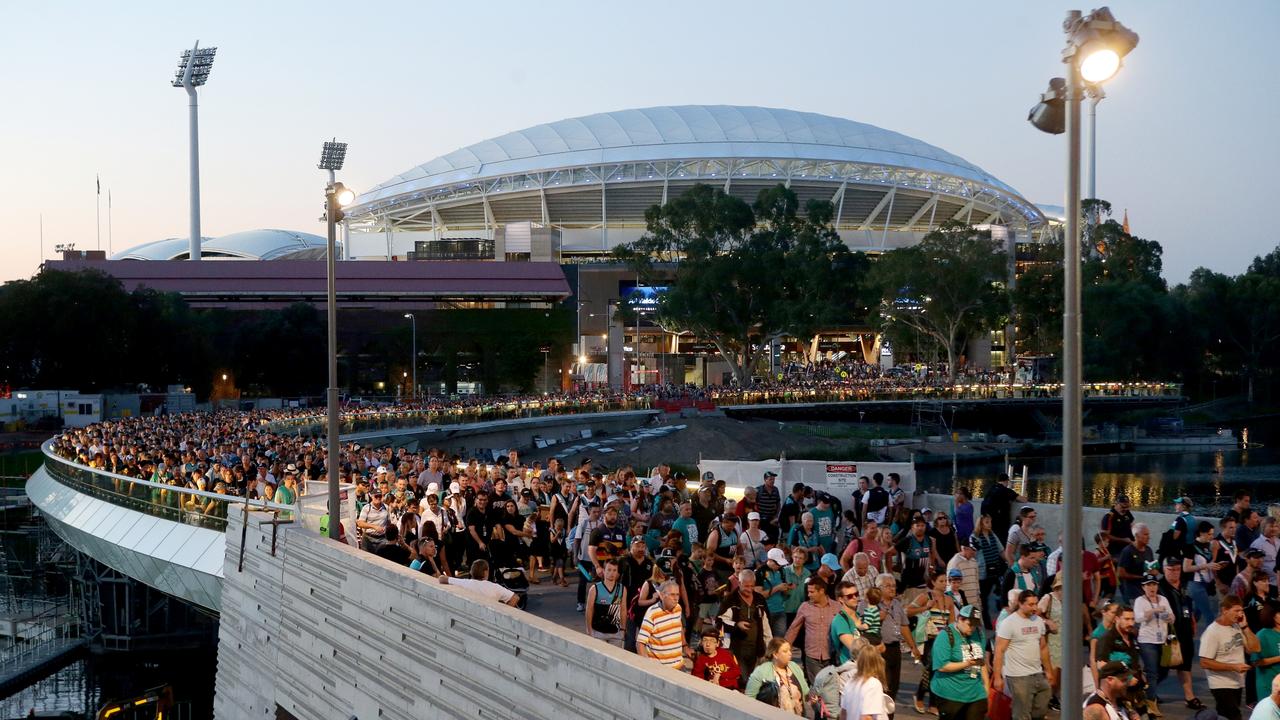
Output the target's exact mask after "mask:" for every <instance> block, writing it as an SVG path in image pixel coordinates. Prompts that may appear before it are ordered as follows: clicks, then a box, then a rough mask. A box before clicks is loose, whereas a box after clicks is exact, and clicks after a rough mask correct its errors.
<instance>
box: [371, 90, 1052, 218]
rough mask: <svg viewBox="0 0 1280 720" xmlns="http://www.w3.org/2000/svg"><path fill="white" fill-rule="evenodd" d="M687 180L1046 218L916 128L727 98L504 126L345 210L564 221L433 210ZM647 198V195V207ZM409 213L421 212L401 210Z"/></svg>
mask: <svg viewBox="0 0 1280 720" xmlns="http://www.w3.org/2000/svg"><path fill="white" fill-rule="evenodd" d="M694 181H701V182H713V183H714V182H725V183H726V187H728V185H729V183H730V182H732V183H739V182H747V183H748V184H749V183H751V182H756V183H757V185H759V184H760V183H761V182H763V181H768V182H770V183H776V182H787V183H789V184H792V185H793V186H794V185H795V184H797V183H799V184H801V185H805V184H808V185H814V184H821V183H825V184H827V185H830V186H832V187H831V189H829V190H827V191H825V197H826V198H827V199H832V200H833V201H838V200H839V199H840V194H836V193H834V192H833V191H834V186H844V185H860V186H861V185H878V186H880V188H881V192H882V194H883V192H884V190H885V188H886V186H887V187H894V188H901V189H905V190H914V191H919V192H918V193H916V194H917V195H918V196H919V197H920V198H921V199H920V202H919V204H917V205H915V206H914V209H913V210H911V211H904V210H902V209H901V208H899V213H898V214H899V215H900V217H897V218H895V219H894V221H893V224H894V225H895V226H896V225H901V224H902V221H904V220H907V219H913V220H914V221H917V222H918V221H920V218H919V217H915V210H918V209H919V207H921V206H923V205H924V204H925V203H926V202H928V200H929V198H930V195H931V194H939V195H942V196H946V197H948V198H957V199H959V202H958V203H957V204H956V207H957V208H963V207H964V206H965V205H966V204H967V202H968V201H974V202H975V203H976V204H977V205H978V206H979V211H978V215H977V217H976V218H975V219H974V221H975V222H977V221H983V220H986V221H988V222H992V221H994V222H1001V223H1005V224H1013V223H1016V224H1020V225H1027V226H1038V225H1040V224H1042V223H1043V222H1044V217H1043V216H1042V215H1041V214H1040V212H1039V210H1037V209H1036V207H1035V206H1034V205H1033V204H1031V203H1030V202H1028V201H1026V200H1025V199H1023V198H1022V197H1021V195H1019V193H1018V192H1017V191H1016V190H1014V189H1013V188H1012V187H1010V186H1009V185H1007V184H1005V183H1004V182H1002V181H1000V180H999V179H997V178H996V177H994V176H992V175H991V174H990V173H988V172H986V171H984V170H983V169H981V168H980V167H978V166H976V165H974V164H973V163H970V162H968V161H967V160H964V159H963V158H960V157H958V156H956V155H953V154H952V153H949V152H947V151H945V150H942V149H940V148H938V147H935V146H933V145H930V144H928V143H925V142H923V141H920V140H917V139H915V138H911V137H908V136H906V135H903V134H901V133H897V132H893V131H891V130H885V129H883V128H879V127H875V126H873V125H867V124H865V123H859V122H855V121H852V120H846V119H844V118H837V117H830V116H826V115H819V114H816V113H807V112H797V111H793V110H781V109H775V108H761V107H742V106H728V105H713V106H704V105H690V106H679V107H654V108H644V109H638V110H622V111H617V112H609V113H599V114H596V115H587V116H584V117H579V118H571V119H567V120H560V121H557V122H552V123H546V124H543V125H536V126H534V127H531V128H527V129H525V130H520V131H517V132H512V133H508V134H506V135H502V136H500V137H496V138H493V139H490V140H485V141H483V142H479V143H476V144H474V145H469V146H467V147H464V148H461V149H459V150H455V151H454V152H451V153H449V154H447V155H443V156H441V157H438V158H435V159H434V160H430V161H428V162H426V163H424V164H422V165H418V166H417V167H414V168H412V169H410V170H407V171H405V172H404V173H401V174H399V175H397V176H396V177H394V178H391V179H390V180H388V181H386V182H384V183H382V184H380V185H378V186H376V187H374V188H373V189H371V190H369V191H367V192H365V193H364V194H363V195H361V196H360V197H359V198H357V200H356V203H355V205H354V206H353V207H352V208H350V209H349V210H348V212H347V215H348V217H350V218H353V220H355V221H356V222H361V221H363V222H365V223H372V224H376V225H377V229H379V230H382V229H388V228H387V225H388V224H390V226H391V227H390V229H405V230H411V229H422V222H423V220H425V221H427V222H429V223H431V225H430V227H431V228H433V229H434V228H436V227H439V226H450V227H478V226H485V227H488V226H490V225H497V224H501V223H503V222H510V221H515V220H516V219H517V218H519V217H522V216H523V215H530V214H532V215H534V217H532V218H530V219H532V220H533V221H535V222H536V221H539V220H541V221H543V222H547V223H550V224H560V222H561V220H565V219H567V223H568V224H573V223H582V222H586V221H585V220H583V219H581V218H578V217H577V216H576V215H575V211H574V210H573V209H572V208H569V209H566V211H565V212H556V209H555V208H548V207H545V206H546V205H547V202H546V201H543V203H542V204H543V205H544V207H543V208H542V209H541V212H540V213H537V212H532V213H531V212H530V210H531V208H529V207H525V208H523V209H522V210H518V211H517V210H516V209H515V208H514V207H507V208H505V210H506V213H503V212H501V211H500V210H502V209H500V208H494V207H485V208H484V209H481V210H479V211H478V213H477V212H472V213H460V212H455V213H453V215H454V217H453V218H450V217H446V216H441V213H440V212H439V211H440V209H441V208H446V207H459V206H461V205H465V204H467V203H468V202H470V203H478V201H479V202H483V203H484V204H485V205H492V204H493V203H500V202H501V201H502V200H503V199H504V198H507V197H510V196H511V195H514V194H518V193H532V194H534V195H537V194H539V193H541V194H543V195H550V194H553V193H555V192H558V191H564V190H567V189H570V188H583V189H592V190H595V191H596V192H597V193H598V192H599V188H601V187H605V186H608V194H609V196H610V197H609V198H605V200H611V196H612V194H613V192H614V191H613V187H614V186H621V185H623V184H629V185H635V184H644V183H648V184H649V185H661V186H662V187H663V191H664V192H663V194H662V195H661V196H655V197H654V198H653V201H655V202H656V201H658V200H660V199H661V198H662V197H665V189H666V184H667V183H671V184H679V185H681V187H683V185H684V184H692V182H694ZM841 193H843V189H842V190H841ZM815 196H818V197H821V196H823V193H818V194H817V195H815ZM646 197H648V196H646ZM750 197H751V199H754V195H751V196H750ZM553 204H554V203H553ZM648 204H652V202H647V203H645V204H644V207H647V206H648ZM509 205H510V203H509ZM875 205H876V203H875V202H872V203H871V206H868V207H867V208H865V209H864V210H870V209H872V206H875ZM428 209H429V212H425V213H424V212H423V211H424V210H428ZM533 209H536V208H533ZM944 209H946V207H944ZM879 210H880V211H883V208H879ZM601 212H604V213H608V212H609V211H608V210H605V211H601ZM601 212H597V216H599V215H600V214H601ZM619 213H620V214H619V215H618V218H617V219H618V220H619V221H623V222H625V221H627V220H631V221H633V222H634V221H635V220H636V219H642V217H643V208H641V209H640V210H639V212H635V211H633V212H631V213H630V217H626V215H627V213H626V211H625V210H621V211H619ZM504 214H505V215H506V216H507V219H506V220H504V218H503V215H504ZM993 214H994V215H995V217H994V218H991V216H992V215H993ZM538 215H540V216H541V217H537V216H538ZM989 218H991V219H989ZM874 219H875V218H871V217H868V216H867V213H866V212H863V213H862V214H855V215H853V216H850V217H846V218H844V220H845V221H846V222H845V224H852V225H865V224H866V223H867V221H868V220H874ZM947 219H949V217H948V218H947ZM410 220H417V221H418V222H417V224H416V225H415V224H414V223H407V222H406V221H410ZM608 220H609V221H612V220H613V218H609V219H608ZM596 222H597V223H599V222H600V217H597V218H596ZM903 229H907V228H903Z"/></svg>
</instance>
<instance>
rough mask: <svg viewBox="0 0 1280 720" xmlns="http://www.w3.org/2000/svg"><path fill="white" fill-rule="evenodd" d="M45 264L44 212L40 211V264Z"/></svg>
mask: <svg viewBox="0 0 1280 720" xmlns="http://www.w3.org/2000/svg"><path fill="white" fill-rule="evenodd" d="M43 265H44V213H40V266H43ZM37 267H39V266H37Z"/></svg>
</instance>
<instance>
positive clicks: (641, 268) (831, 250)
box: [615, 185, 868, 384]
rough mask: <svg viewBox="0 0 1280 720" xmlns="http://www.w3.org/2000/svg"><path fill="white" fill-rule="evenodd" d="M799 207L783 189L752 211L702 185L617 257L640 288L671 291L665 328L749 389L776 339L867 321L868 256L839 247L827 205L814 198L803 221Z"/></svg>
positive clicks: (661, 314)
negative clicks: (709, 346) (713, 352)
mask: <svg viewBox="0 0 1280 720" xmlns="http://www.w3.org/2000/svg"><path fill="white" fill-rule="evenodd" d="M799 205H800V204H799V200H798V198H797V197H796V194H795V193H794V192H793V191H791V190H790V189H789V188H786V187H785V186H783V185H778V186H776V187H772V188H767V189H764V190H762V191H761V192H760V193H759V195H758V196H757V198H756V201H755V203H754V204H753V205H748V204H747V203H746V202H745V201H743V200H741V199H738V198H735V197H733V196H732V195H728V194H726V193H725V192H724V191H723V190H721V189H719V188H712V187H710V186H707V185H695V186H694V187H693V188H691V189H690V190H689V191H688V192H686V193H684V194H683V195H681V196H680V197H677V198H674V199H672V200H670V201H668V202H667V203H666V204H665V205H655V206H653V207H651V208H649V210H648V211H647V212H646V213H645V223H646V227H647V232H646V233H645V235H644V236H643V237H642V238H640V239H639V240H637V241H635V242H632V243H629V244H626V245H623V246H620V247H619V248H617V249H616V250H615V256H616V257H618V258H620V259H622V260H623V261H625V262H626V263H628V265H630V266H631V267H632V268H633V269H634V270H635V271H636V272H637V273H638V274H639V275H640V277H641V279H642V280H644V281H646V282H649V283H651V284H652V283H657V284H663V285H667V288H668V289H667V291H666V292H665V293H664V294H663V295H662V296H660V297H659V299H658V306H657V309H656V317H657V320H658V322H659V323H661V324H662V325H663V326H664V327H667V328H670V329H673V330H676V331H686V330H687V331H691V332H693V333H694V334H696V335H698V336H699V337H702V338H704V339H706V340H708V341H709V342H711V343H713V344H714V345H715V347H716V349H717V350H718V351H719V353H720V355H721V357H723V358H724V359H725V361H726V362H728V364H729V366H730V368H731V369H732V370H733V375H734V378H735V380H736V381H737V382H738V383H741V384H745V383H747V382H749V380H750V377H751V373H752V370H753V369H754V368H755V367H756V365H757V363H758V362H759V361H760V360H761V358H762V357H764V353H766V352H767V351H768V348H769V345H770V344H771V343H772V342H773V341H774V340H776V339H778V338H781V337H783V336H786V335H795V336H798V337H808V336H811V335H813V334H814V332H816V331H817V330H818V329H819V328H823V327H833V326H839V325H847V324H850V323H852V322H854V321H855V320H860V319H862V318H863V317H864V316H865V307H866V305H865V302H864V301H863V297H862V295H863V280H864V277H865V275H866V271H867V267H868V263H867V259H866V257H865V256H863V255H862V254H861V253H853V252H851V251H850V250H849V248H848V247H847V246H846V245H845V244H844V243H843V242H842V241H841V240H840V236H839V235H838V234H837V233H836V231H835V228H834V227H833V225H832V219H833V217H834V215H835V210H834V207H833V206H832V205H831V203H830V202H826V201H820V200H810V201H809V202H808V204H807V205H806V207H805V211H804V212H803V213H801V212H800V207H799ZM668 264H670V265H673V266H674V267H673V269H669V268H668ZM668 273H670V274H669V275H668Z"/></svg>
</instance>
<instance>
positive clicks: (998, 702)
mask: <svg viewBox="0 0 1280 720" xmlns="http://www.w3.org/2000/svg"><path fill="white" fill-rule="evenodd" d="M1012 717H1013V699H1012V698H1010V697H1009V696H1008V695H1005V694H1004V693H1003V692H1001V691H999V690H996V689H995V688H991V690H990V692H988V693H987V720H1011V718H1012Z"/></svg>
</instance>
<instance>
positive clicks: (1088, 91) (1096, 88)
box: [1084, 83, 1107, 230]
mask: <svg viewBox="0 0 1280 720" xmlns="http://www.w3.org/2000/svg"><path fill="white" fill-rule="evenodd" d="M1084 92H1085V95H1087V96H1088V97H1089V183H1088V185H1089V190H1088V192H1089V194H1088V195H1086V197H1088V198H1089V199H1090V200H1097V199H1098V103H1100V102H1102V100H1103V98H1105V97H1106V96H1107V92H1106V91H1105V90H1103V89H1102V85H1100V84H1098V83H1089V84H1088V85H1086V86H1085V88H1084ZM1099 217H1101V216H1100V215H1099V213H1098V207H1097V205H1094V207H1093V212H1091V213H1089V229H1090V230H1092V229H1094V228H1096V227H1098V218H1099Z"/></svg>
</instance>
